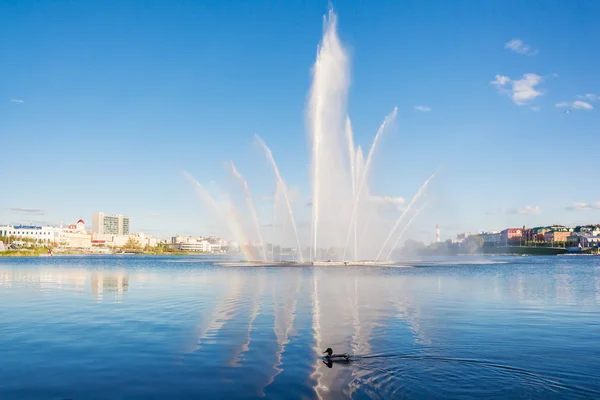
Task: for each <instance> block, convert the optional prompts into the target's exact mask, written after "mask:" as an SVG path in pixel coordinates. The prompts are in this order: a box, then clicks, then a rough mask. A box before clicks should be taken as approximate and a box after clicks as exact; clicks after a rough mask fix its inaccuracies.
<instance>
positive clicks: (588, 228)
mask: <svg viewBox="0 0 600 400" xmlns="http://www.w3.org/2000/svg"><path fill="white" fill-rule="evenodd" d="M573 232H574V233H581V234H585V235H591V236H600V226H598V225H583V226H576V227H575V229H574V230H573Z"/></svg>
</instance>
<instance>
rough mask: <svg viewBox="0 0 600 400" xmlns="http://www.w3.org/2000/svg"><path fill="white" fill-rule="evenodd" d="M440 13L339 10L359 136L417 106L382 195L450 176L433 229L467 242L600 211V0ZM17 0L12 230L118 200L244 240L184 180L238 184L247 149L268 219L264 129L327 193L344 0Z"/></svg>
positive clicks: (0, 110)
mask: <svg viewBox="0 0 600 400" xmlns="http://www.w3.org/2000/svg"><path fill="white" fill-rule="evenodd" d="M42 3H43V2H42ZM425 4H426V3H423V4H421V3H418V4H417V3H407V4H404V5H399V4H394V3H392V2H383V3H382V4H381V6H380V7H378V8H370V7H368V6H366V5H358V4H351V3H347V4H333V6H334V7H335V10H336V12H337V13H338V15H339V24H338V25H339V27H338V29H339V32H340V36H341V39H342V41H343V43H344V46H345V47H346V48H347V49H348V50H349V52H350V56H351V68H352V74H351V81H352V85H351V88H350V91H351V95H350V104H349V109H350V112H351V114H352V116H353V120H352V123H353V126H354V128H355V129H354V130H355V135H356V138H357V141H358V144H360V145H361V146H363V148H369V146H370V143H371V140H372V137H373V135H374V132H375V131H376V130H377V127H378V126H379V124H380V123H381V120H382V118H383V117H384V116H385V114H386V113H387V112H389V110H391V109H393V107H395V106H397V107H398V122H397V124H396V125H397V126H396V129H395V130H394V132H391V133H390V134H389V135H387V136H386V138H385V143H384V144H385V146H383V147H381V148H380V149H379V151H378V153H377V158H376V160H375V163H374V168H375V170H376V177H377V179H376V180H374V181H373V189H374V192H375V194H377V195H388V194H389V195H390V196H392V197H393V198H404V199H409V198H410V197H411V196H412V194H413V193H414V192H415V190H416V189H417V188H418V186H419V185H420V184H421V182H422V181H423V180H424V179H426V178H427V176H428V175H429V174H430V173H431V172H432V171H433V170H435V169H437V168H438V167H441V172H440V174H439V175H438V176H437V177H436V179H435V180H434V181H432V183H431V187H430V188H429V196H430V198H431V204H430V205H429V206H428V209H427V211H426V212H424V213H423V214H422V215H421V216H420V217H419V221H418V222H416V223H415V225H414V229H411V232H410V236H412V237H417V238H423V237H426V238H432V237H434V235H435V225H436V224H439V226H440V230H441V237H442V238H450V237H453V236H454V234H456V233H459V232H469V231H485V230H497V229H501V228H504V227H509V226H513V227H514V226H516V227H519V226H522V225H528V226H535V225H545V224H548V223H562V224H564V225H577V224H581V223H593V222H599V220H600V219H599V218H598V216H599V215H598V213H600V203H598V201H600V194H599V193H598V190H597V189H595V188H594V187H593V186H592V185H590V184H589V183H588V182H592V181H593V178H594V176H595V169H594V167H595V163H594V161H595V160H594V158H593V156H589V155H587V154H586V155H582V154H581V153H580V149H581V146H582V144H588V143H592V144H593V143H594V133H595V132H594V131H593V128H594V127H595V126H598V125H597V124H598V122H599V118H598V113H597V109H596V108H597V107H598V105H600V102H598V99H599V98H598V95H599V94H600V81H599V79H598V77H597V74H596V73H595V71H594V68H593V65H595V63H594V62H593V61H594V59H595V58H596V57H597V55H596V54H595V52H594V51H595V50H594V49H595V48H594V42H593V41H586V40H583V39H580V38H581V37H598V34H599V33H600V28H599V27H598V26H597V24H595V22H594V18H593V16H594V15H598V12H599V11H600V5H598V4H595V3H585V4H583V5H572V4H571V5H570V4H566V5H564V6H562V5H561V7H558V6H557V5H554V6H552V5H544V6H543V7H542V5H534V4H522V3H518V2H508V3H506V4H505V5H504V7H503V8H502V9H498V8H497V7H495V6H493V5H491V4H490V5H485V4H475V5H472V6H471V7H470V10H469V15H468V16H466V15H465V14H463V13H462V12H461V8H460V7H459V6H458V5H456V4H454V5H453V4H438V3H433V2H432V3H428V4H429V6H426V5H425ZM0 7H1V8H0V9H2V10H3V12H2V13H0V15H2V16H0V32H2V33H3V37H11V41H10V43H9V42H8V41H7V42H2V43H0V54H2V55H3V58H5V59H9V60H12V62H11V63H7V64H4V65H2V66H0V73H2V75H3V76H4V77H5V79H6V84H5V85H4V87H3V90H2V91H1V92H0V93H2V95H3V96H4V98H0V131H1V132H2V136H1V138H0V139H1V141H2V143H3V146H2V148H3V149H5V151H4V152H3V153H2V154H3V158H4V162H5V164H6V166H8V168H7V167H5V168H4V172H5V174H4V176H3V183H2V185H3V187H4V188H5V189H6V193H8V194H9V195H8V196H6V195H5V196H2V198H1V199H0V222H2V223H13V222H14V223H21V222H29V221H32V222H38V221H42V222H44V221H46V222H47V221H57V220H60V219H65V220H66V219H67V217H68V219H74V220H76V219H77V218H79V217H81V218H83V219H84V220H86V219H89V220H90V221H91V218H90V216H91V213H92V212H90V211H89V210H98V209H104V210H109V211H111V212H112V211H116V212H121V213H123V214H125V215H128V216H130V217H131V218H132V220H134V221H136V222H135V224H136V226H135V228H134V229H133V231H142V232H147V233H148V234H152V235H154V236H157V237H168V236H172V235H174V234H176V233H178V234H181V235H201V234H202V235H212V234H214V235H221V236H225V235H227V233H226V232H223V231H222V230H220V229H219V227H217V226H216V225H215V224H214V222H213V221H212V220H211V218H210V213H208V212H207V210H206V207H204V205H203V204H201V202H200V200H198V199H197V197H196V196H195V194H194V190H193V188H192V187H190V185H189V183H188V182H187V181H186V180H185V179H184V177H183V176H182V174H181V171H182V170H183V169H185V170H187V171H189V172H190V173H191V174H193V175H194V176H195V177H196V178H197V179H199V180H201V183H202V184H204V185H206V186H208V187H209V188H211V189H212V190H214V191H215V192H217V193H219V192H220V191H221V190H222V189H223V186H227V185H228V177H227V170H226V168H224V167H223V164H224V163H225V162H227V161H229V160H232V159H233V160H236V164H237V166H238V168H239V169H240V171H241V172H242V173H243V174H244V176H245V177H246V178H247V179H248V182H249V184H250V185H251V187H252V191H253V195H254V197H255V199H256V201H257V209H258V212H259V214H260V217H261V223H262V224H263V225H267V224H269V223H270V222H271V221H270V219H269V218H270V216H269V213H270V207H271V205H270V204H269V196H271V195H272V190H273V188H272V186H273V182H271V181H268V182H265V181H264V179H262V178H261V177H262V176H264V175H267V176H271V173H270V171H269V169H268V168H269V166H268V164H267V162H266V160H264V157H263V155H262V154H261V152H260V150H259V149H256V148H255V147H254V146H253V135H254V133H258V134H260V135H261V137H263V138H264V139H265V140H266V141H267V142H268V143H269V146H270V147H271V148H272V150H273V154H274V156H275V158H276V159H277V161H278V163H279V166H280V168H281V171H282V175H283V176H284V179H285V180H286V182H287V183H288V184H289V186H290V188H291V189H292V191H293V193H294V199H293V200H294V202H295V204H296V207H297V208H300V209H301V208H302V207H303V206H304V205H305V204H306V203H307V202H308V201H309V200H310V191H309V178H310V177H309V173H308V169H307V163H308V162H310V157H309V153H310V151H309V149H308V146H307V137H306V126H305V121H304V113H305V106H306V95H307V91H308V87H309V84H310V68H311V66H312V64H313V62H314V57H315V52H316V47H317V44H318V42H319V37H320V34H321V32H322V26H321V25H322V22H323V20H322V16H323V15H324V14H325V13H326V12H327V5H326V4H316V3H315V4H311V5H302V6H300V5H295V4H287V5H286V6H285V7H284V6H283V5H269V6H267V5H263V4H253V5H247V4H246V5H243V4H242V3H238V2H229V3H227V5H226V4H225V3H222V4H216V5H213V6H210V7H208V6H205V5H204V6H203V5H200V4H195V5H192V4H186V5H179V6H178V7H169V6H167V5H166V4H155V5H147V6H144V7H134V6H131V5H129V6H126V5H120V4H118V3H117V2H109V3H107V5H106V6H105V7H104V8H103V9H98V8H97V7H94V6H93V5H91V4H85V3H73V4H72V5H71V6H67V5H57V4H51V3H47V4H45V6H43V5H41V4H40V3H35V4H34V3H27V2H22V3H18V4H15V5H11V6H8V5H3V6H0ZM39 7H44V10H45V13H46V14H45V18H44V19H43V20H40V19H39V16H38V14H37V11H38V8H39ZM515 8H519V9H520V10H522V11H523V12H521V13H518V14H516V15H515V13H514V12H513V11H514V9H515ZM134 13H135V14H136V15H137V18H136V19H130V18H128V16H131V15H133V14H134ZM491 13H493V16H494V17H493V18H491ZM566 14H568V15H569V19H568V20H569V23H570V24H573V26H577V29H576V31H577V34H576V33H575V30H574V29H573V27H572V26H571V25H565V23H564V21H565V15H566ZM124 21H128V22H127V23H125V22H124ZM107 26H110V27H112V28H111V29H108V28H107ZM556 26H558V27H559V28H558V29H557V28H556ZM258 27H260V29H258ZM42 38H45V41H42V40H41V39H42ZM475 57H476V58H475ZM23 138H26V139H27V140H23ZM6 150H9V151H6ZM24 155H25V157H24ZM13 171H14V172H13ZM549 188H554V189H549ZM392 218H394V217H392ZM305 222H306V221H300V223H305ZM228 236H229V235H228Z"/></svg>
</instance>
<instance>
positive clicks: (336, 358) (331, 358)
mask: <svg viewBox="0 0 600 400" xmlns="http://www.w3.org/2000/svg"><path fill="white" fill-rule="evenodd" d="M323 354H325V356H324V357H323V363H325V365H327V366H328V367H329V368H331V366H332V365H333V363H335V362H346V363H347V362H349V361H350V356H349V355H348V354H347V353H343V354H334V353H333V350H331V347H329V348H327V350H325V351H324V352H323Z"/></svg>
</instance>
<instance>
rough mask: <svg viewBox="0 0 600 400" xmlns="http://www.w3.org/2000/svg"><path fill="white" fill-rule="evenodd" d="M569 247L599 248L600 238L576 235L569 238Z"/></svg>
mask: <svg viewBox="0 0 600 400" xmlns="http://www.w3.org/2000/svg"><path fill="white" fill-rule="evenodd" d="M567 247H579V248H580V249H589V248H598V247H600V236H595V235H585V234H581V233H574V234H572V235H570V236H569V237H567Z"/></svg>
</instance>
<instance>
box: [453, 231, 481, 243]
mask: <svg viewBox="0 0 600 400" xmlns="http://www.w3.org/2000/svg"><path fill="white" fill-rule="evenodd" d="M473 235H475V233H471V232H465V233H459V234H457V235H456V239H452V243H462V242H464V241H465V240H466V239H467V238H468V237H469V236H473Z"/></svg>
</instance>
